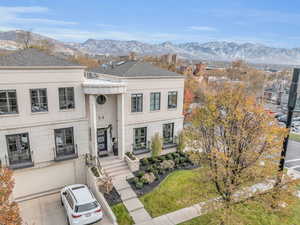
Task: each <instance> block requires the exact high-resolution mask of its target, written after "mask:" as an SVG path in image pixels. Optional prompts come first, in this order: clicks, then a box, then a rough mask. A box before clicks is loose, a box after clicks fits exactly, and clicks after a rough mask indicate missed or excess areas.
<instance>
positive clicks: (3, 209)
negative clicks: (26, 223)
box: [0, 166, 22, 225]
mask: <svg viewBox="0 0 300 225" xmlns="http://www.w3.org/2000/svg"><path fill="white" fill-rule="evenodd" d="M13 188H14V182H13V180H12V171H11V170H9V169H7V168H4V167H1V166H0V224H1V225H21V224H22V219H21V217H20V212H19V207H18V204H17V203H16V202H12V201H11V199H10V196H11V194H12V190H13Z"/></svg>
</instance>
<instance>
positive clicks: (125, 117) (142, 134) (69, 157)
mask: <svg viewBox="0 0 300 225" xmlns="http://www.w3.org/2000/svg"><path fill="white" fill-rule="evenodd" d="M183 89H184V79H183V76H181V75H179V74H176V73H173V72H169V71H166V70H162V69H160V68H157V67H155V66H153V65H151V64H150V63H144V62H138V61H127V62H120V63H117V64H115V65H110V66H107V67H101V68H97V69H95V70H90V71H87V70H85V67H82V66H78V65H76V64H74V63H71V62H68V61H65V60H63V59H60V58H57V57H55V56H50V55H47V54H46V53H44V52H40V51H38V50H36V49H26V50H21V51H17V52H15V53H12V54H10V55H6V56H0V160H1V164H2V165H4V166H8V167H10V168H12V169H13V170H14V177H15V184H16V185H15V190H14V198H16V199H18V198H19V199H20V198H26V197H28V196H32V195H37V194H39V193H44V192H49V191H51V190H55V189H58V188H61V187H63V186H64V185H66V184H73V183H85V155H86V154H91V155H94V156H97V157H98V156H103V157H105V156H106V155H112V154H115V155H118V157H120V158H122V157H123V156H124V154H125V152H133V153H134V154H142V153H145V152H147V151H149V147H150V146H149V141H150V140H151V137H152V136H153V135H154V134H155V133H157V132H158V133H160V135H161V136H162V137H163V140H164V147H165V148H168V147H172V146H173V144H174V140H175V137H176V135H177V134H178V132H179V131H180V130H181V129H182V126H183V115H182V108H183ZM173 147H174V146H173ZM101 159H102V158H100V162H101Z"/></svg>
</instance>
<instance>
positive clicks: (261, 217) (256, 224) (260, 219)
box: [180, 201, 300, 225]
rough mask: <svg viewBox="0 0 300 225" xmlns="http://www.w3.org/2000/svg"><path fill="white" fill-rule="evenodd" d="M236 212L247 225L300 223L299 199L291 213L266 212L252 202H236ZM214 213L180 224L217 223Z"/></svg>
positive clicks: (210, 224)
mask: <svg viewBox="0 0 300 225" xmlns="http://www.w3.org/2000/svg"><path fill="white" fill-rule="evenodd" d="M236 209H237V213H238V215H240V216H241V217H242V218H243V220H244V222H245V223H244V224H247V225H299V224H300V213H299V212H300V201H298V202H297V203H296V205H294V207H290V210H291V211H290V212H291V215H289V216H287V215H281V214H279V213H277V214H276V213H268V212H267V211H265V209H264V208H263V207H262V206H260V205H257V204H254V203H243V204H237V206H236ZM214 218H216V214H215V213H213V212H212V213H209V214H205V215H203V216H200V217H197V218H195V219H192V220H190V221H187V222H184V223H181V224H180V225H218V223H217V222H216V220H213V219H214Z"/></svg>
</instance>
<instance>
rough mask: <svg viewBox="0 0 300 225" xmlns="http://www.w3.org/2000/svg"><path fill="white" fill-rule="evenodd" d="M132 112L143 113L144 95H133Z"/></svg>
mask: <svg viewBox="0 0 300 225" xmlns="http://www.w3.org/2000/svg"><path fill="white" fill-rule="evenodd" d="M131 112H143V94H132V95H131Z"/></svg>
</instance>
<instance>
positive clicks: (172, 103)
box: [168, 91, 177, 109]
mask: <svg viewBox="0 0 300 225" xmlns="http://www.w3.org/2000/svg"><path fill="white" fill-rule="evenodd" d="M176 108H177V91H169V92H168V109H176Z"/></svg>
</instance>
